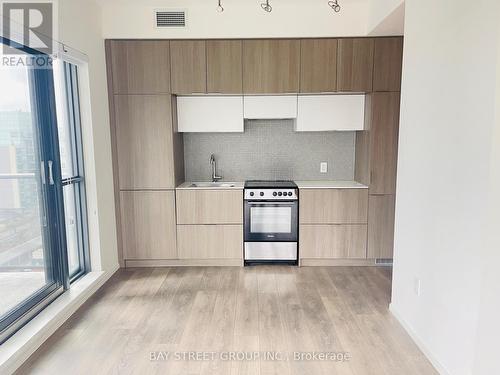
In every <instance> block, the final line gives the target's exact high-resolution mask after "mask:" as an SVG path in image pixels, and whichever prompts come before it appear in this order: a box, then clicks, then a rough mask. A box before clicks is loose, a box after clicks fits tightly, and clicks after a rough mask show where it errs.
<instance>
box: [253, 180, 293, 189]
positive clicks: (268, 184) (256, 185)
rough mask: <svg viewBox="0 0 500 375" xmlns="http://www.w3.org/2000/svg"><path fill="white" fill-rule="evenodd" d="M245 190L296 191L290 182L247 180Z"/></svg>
mask: <svg viewBox="0 0 500 375" xmlns="http://www.w3.org/2000/svg"><path fill="white" fill-rule="evenodd" d="M245 188H246V189H280V188H283V189H296V188H297V185H296V184H295V182H293V181H290V180H247V181H245Z"/></svg>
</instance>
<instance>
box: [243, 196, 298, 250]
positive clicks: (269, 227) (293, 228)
mask: <svg viewBox="0 0 500 375" xmlns="http://www.w3.org/2000/svg"><path fill="white" fill-rule="evenodd" d="M298 211H299V202H298V201H289V202H288V201H280V202H262V201H258V202H257V201H255V202H254V201H245V220H244V221H245V241H247V242H250V241H261V242H262V241H282V242H295V241H297V239H298V229H299V228H298V220H297V219H298Z"/></svg>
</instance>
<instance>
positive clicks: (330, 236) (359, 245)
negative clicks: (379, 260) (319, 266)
mask: <svg viewBox="0 0 500 375" xmlns="http://www.w3.org/2000/svg"><path fill="white" fill-rule="evenodd" d="M299 232H300V233H299V254H300V257H301V258H340V259H345V258H355V259H362V258H366V232H367V225H301V226H300V228H299Z"/></svg>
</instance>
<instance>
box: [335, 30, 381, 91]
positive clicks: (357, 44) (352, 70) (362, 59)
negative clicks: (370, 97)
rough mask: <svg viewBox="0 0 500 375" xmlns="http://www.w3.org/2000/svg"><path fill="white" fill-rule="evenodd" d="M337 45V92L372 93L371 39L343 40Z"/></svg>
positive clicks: (372, 47) (372, 50)
mask: <svg viewBox="0 0 500 375" xmlns="http://www.w3.org/2000/svg"><path fill="white" fill-rule="evenodd" d="M338 43H339V44H338V52H337V90H338V91H354V92H370V91H372V86H373V54H374V40H373V38H345V39H339V42H338Z"/></svg>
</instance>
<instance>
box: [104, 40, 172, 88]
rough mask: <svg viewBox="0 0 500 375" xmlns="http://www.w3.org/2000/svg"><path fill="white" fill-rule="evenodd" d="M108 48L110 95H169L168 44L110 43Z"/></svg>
mask: <svg viewBox="0 0 500 375" xmlns="http://www.w3.org/2000/svg"><path fill="white" fill-rule="evenodd" d="M110 46H111V54H110V56H111V71H112V87H113V93H114V94H164V93H169V92H170V47H169V46H170V43H169V42H168V41H132V40H114V41H111V42H110Z"/></svg>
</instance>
